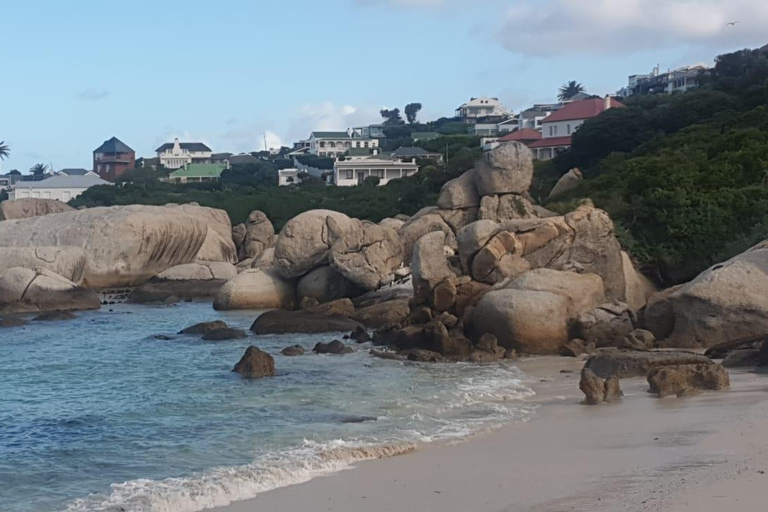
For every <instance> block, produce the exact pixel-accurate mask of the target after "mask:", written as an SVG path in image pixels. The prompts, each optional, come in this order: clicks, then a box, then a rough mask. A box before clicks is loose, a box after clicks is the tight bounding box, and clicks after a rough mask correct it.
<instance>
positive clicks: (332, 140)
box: [308, 130, 379, 158]
mask: <svg viewBox="0 0 768 512" xmlns="http://www.w3.org/2000/svg"><path fill="white" fill-rule="evenodd" d="M308 142H309V153H310V154H312V155H315V156H319V157H321V158H338V157H340V156H341V155H343V154H344V153H345V152H346V151H348V150H350V149H352V148H364V149H371V148H377V147H379V141H378V139H367V138H361V137H355V136H354V132H352V131H351V130H350V131H349V132H312V134H311V135H310V136H309V141H308Z"/></svg>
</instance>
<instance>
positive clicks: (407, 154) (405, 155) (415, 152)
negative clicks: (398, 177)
mask: <svg viewBox="0 0 768 512" xmlns="http://www.w3.org/2000/svg"><path fill="white" fill-rule="evenodd" d="M390 156H392V157H393V158H396V159H398V160H400V161H403V162H414V161H416V159H418V158H422V159H425V160H437V161H438V162H442V161H443V155H442V153H430V152H429V151H427V150H426V149H422V148H398V149H396V150H395V151H393V152H392V153H390Z"/></svg>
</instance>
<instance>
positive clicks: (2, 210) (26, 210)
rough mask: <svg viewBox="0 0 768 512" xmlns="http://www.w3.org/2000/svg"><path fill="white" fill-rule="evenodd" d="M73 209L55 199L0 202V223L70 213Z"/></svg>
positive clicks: (25, 199)
mask: <svg viewBox="0 0 768 512" xmlns="http://www.w3.org/2000/svg"><path fill="white" fill-rule="evenodd" d="M74 210H75V209H74V208H72V207H71V206H69V205H68V204H67V203H62V202H61V201H57V200H55V199H33V198H24V199H14V200H12V201H11V200H9V201H2V202H0V221H1V220H13V219H28V218H30V217H41V216H43V215H50V214H52V213H64V212H71V211H74Z"/></svg>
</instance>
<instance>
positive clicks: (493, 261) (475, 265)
mask: <svg viewBox="0 0 768 512" xmlns="http://www.w3.org/2000/svg"><path fill="white" fill-rule="evenodd" d="M520 253H521V246H520V243H519V241H518V239H517V237H516V236H515V235H513V234H512V233H510V232H508V231H500V232H499V233H497V234H496V235H494V236H493V237H492V238H491V239H490V240H489V241H488V243H487V244H485V247H483V248H482V249H480V251H479V252H478V253H477V254H475V255H474V257H473V258H472V265H471V267H470V271H471V274H472V277H473V278H474V279H475V280H477V281H481V282H484V283H488V284H496V283H498V282H500V281H503V280H505V279H514V278H516V277H518V276H520V275H522V274H524V273H525V272H528V271H529V270H531V264H530V262H528V260H526V259H525V258H523V257H522V256H521V255H520Z"/></svg>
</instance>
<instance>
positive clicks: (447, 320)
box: [437, 313, 459, 329]
mask: <svg viewBox="0 0 768 512" xmlns="http://www.w3.org/2000/svg"><path fill="white" fill-rule="evenodd" d="M437 321H438V322H440V323H441V324H443V325H444V326H446V327H447V328H448V329H453V328H455V327H456V326H458V325H459V319H458V318H456V317H455V316H454V315H452V314H450V313H442V314H441V315H440V316H439V317H437Z"/></svg>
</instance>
